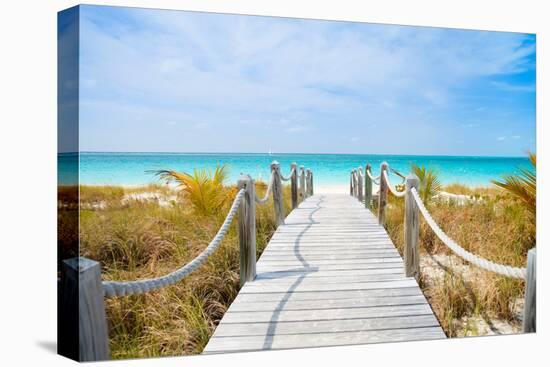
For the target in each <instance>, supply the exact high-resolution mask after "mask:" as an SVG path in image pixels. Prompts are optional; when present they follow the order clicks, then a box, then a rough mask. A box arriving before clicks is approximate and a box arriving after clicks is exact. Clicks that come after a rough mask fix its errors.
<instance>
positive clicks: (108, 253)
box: [59, 182, 535, 359]
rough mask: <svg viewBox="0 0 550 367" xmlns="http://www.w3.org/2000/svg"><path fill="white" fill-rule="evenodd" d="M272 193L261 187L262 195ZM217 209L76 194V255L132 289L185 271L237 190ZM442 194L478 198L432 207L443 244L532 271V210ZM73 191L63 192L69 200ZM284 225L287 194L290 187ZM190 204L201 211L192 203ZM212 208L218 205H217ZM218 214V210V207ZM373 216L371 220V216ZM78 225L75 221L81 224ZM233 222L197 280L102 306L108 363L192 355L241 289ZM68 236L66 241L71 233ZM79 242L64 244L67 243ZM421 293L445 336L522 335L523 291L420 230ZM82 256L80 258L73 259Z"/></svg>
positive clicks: (494, 198)
mask: <svg viewBox="0 0 550 367" xmlns="http://www.w3.org/2000/svg"><path fill="white" fill-rule="evenodd" d="M266 188H267V185H266V184H265V183H262V182H257V183H256V189H257V193H258V196H263V195H264V193H265V190H266ZM218 189H220V190H223V193H222V196H221V197H223V198H224V199H223V200H222V203H221V205H220V206H219V207H217V209H216V210H214V211H211V210H208V208H207V210H203V209H204V208H202V209H201V210H197V207H198V206H200V205H203V204H200V205H199V204H197V202H196V200H195V199H192V198H190V197H189V196H188V195H186V194H185V193H182V192H181V191H179V190H175V189H174V188H173V187H172V186H168V185H158V184H155V185H148V186H142V187H122V186H81V187H80V209H79V210H80V211H79V213H80V228H79V233H80V256H85V257H88V258H91V259H94V260H97V261H99V262H100V263H101V265H102V276H103V279H105V280H136V279H144V278H150V277H156V276H161V275H164V274H168V273H170V272H172V271H174V270H175V269H177V268H179V267H181V266H183V265H185V264H187V263H188V262H189V261H191V260H192V259H193V258H194V257H195V256H197V255H198V254H199V253H200V252H201V251H202V250H203V249H204V248H205V247H206V246H207V245H208V243H209V242H210V241H211V239H212V238H213V237H214V235H215V233H216V232H217V230H218V228H219V227H220V225H221V223H222V221H223V219H224V218H225V215H226V213H227V211H228V209H229V206H230V205H231V202H232V199H233V197H234V196H235V194H236V192H237V189H236V187H235V186H221V187H218ZM442 190H443V191H446V192H449V193H453V194H460V195H467V196H468V197H469V198H472V199H475V200H470V201H467V202H466V203H462V204H459V203H457V202H455V201H453V200H433V201H432V202H431V203H430V212H431V213H432V214H433V217H434V219H435V220H436V221H437V222H438V223H440V225H441V226H442V228H443V229H444V230H445V232H446V233H447V234H449V235H450V236H451V237H452V238H453V239H455V240H456V241H457V242H458V243H459V244H460V245H461V246H463V247H464V248H466V249H467V250H468V251H471V252H473V253H475V254H477V255H479V256H482V257H485V258H487V259H489V260H492V261H495V262H497V263H501V264H508V265H512V266H525V261H526V254H527V251H528V250H529V249H530V248H531V247H532V246H533V245H534V243H535V228H534V225H535V224H534V222H533V221H531V220H529V218H530V217H529V215H530V213H529V211H528V210H526V208H525V207H524V206H523V205H522V204H521V202H518V201H517V200H513V199H512V198H510V196H509V195H506V193H505V192H503V190H501V189H498V188H487V187H485V188H474V187H468V186H464V185H459V184H453V185H447V186H444V187H443V188H442ZM75 192H78V190H75V188H74V187H73V188H70V187H66V188H63V190H61V191H60V195H59V198H60V202H63V200H67V201H68V200H73V199H74V197H75V195H78V194H75ZM283 196H284V206H285V214H288V213H289V212H290V188H289V187H288V186H285V187H284V195H283ZM193 200H195V201H193ZM214 202H215V205H216V206H217V205H219V203H218V202H217V200H214ZM213 205H214V204H213ZM59 208H60V211H59V215H60V218H61V220H60V221H59V223H60V233H61V234H63V231H64V230H63V228H75V227H74V226H75V225H76V223H74V219H75V215H74V213H75V212H74V210H75V208H74V206H70V205H69V206H67V205H60V206H59ZM373 211H374V213H376V210H373ZM403 216H404V205H403V200H402V199H398V198H395V197H393V196H391V195H390V196H389V202H388V210H387V214H386V220H387V231H388V233H389V235H390V237H391V239H392V240H393V242H394V243H395V244H396V246H397V248H398V250H399V251H400V253H401V254H403ZM76 217H78V216H76ZM236 224H237V223H236V221H234V223H233V224H232V226H231V228H230V230H229V232H228V234H227V236H226V237H225V238H224V240H223V242H222V245H221V247H220V248H219V249H218V250H217V251H216V252H215V253H214V254H213V255H212V256H211V257H210V258H209V259H208V261H207V262H206V263H205V264H204V265H203V266H201V267H199V268H198V269H197V270H196V271H195V272H194V273H192V274H191V275H190V276H188V277H187V278H185V279H184V280H183V281H181V282H178V283H177V284H175V285H172V286H170V287H167V288H164V289H162V290H159V291H155V292H151V293H147V294H143V295H138V296H129V297H118V298H113V299H107V300H106V311H107V317H108V322H109V337H110V348H111V353H112V357H113V358H115V359H125V358H141V357H153V356H171V355H182V354H197V353H200V352H201V351H202V349H203V348H204V346H205V345H206V343H207V342H208V340H209V338H210V336H211V335H212V333H213V330H214V329H215V327H216V325H217V324H218V323H219V321H220V320H221V318H222V316H223V315H224V313H225V311H226V310H227V308H228V307H229V305H230V304H231V302H232V301H233V299H234V298H235V297H236V295H237V293H238V290H239V249H238V233H237V226H236ZM256 225H257V256H258V257H259V255H260V254H261V253H262V251H263V249H264V248H265V246H266V245H267V243H268V241H269V239H270V238H271V236H272V234H273V233H274V231H275V229H276V226H275V219H274V213H273V203H272V202H271V199H270V201H269V202H268V203H267V204H266V205H259V206H257V223H256ZM67 233H69V231H68V232H67ZM75 240H76V241H78V238H76V239H75V238H63V237H62V236H61V240H60V241H61V242H60V243H64V242H66V243H71V241H75ZM420 247H421V259H422V262H421V278H420V285H421V287H422V289H423V291H424V293H425V295H426V297H427V298H428V300H429V302H430V305H431V306H432V308H433V309H434V311H435V313H436V316H437V317H438V319H439V321H440V323H441V325H442V327H443V329H444V331H445V332H446V334H447V335H448V336H450V337H454V336H465V335H483V334H486V333H487V331H486V330H483V327H481V326H480V324H479V322H478V321H477V320H482V321H484V322H485V323H486V324H489V325H490V324H492V323H493V322H495V320H497V321H499V322H503V323H506V324H509V325H511V328H510V329H508V331H504V333H506V332H510V330H512V331H517V330H519V329H520V320H519V319H518V311H517V310H518V308H521V300H522V297H523V289H524V284H523V281H520V280H514V279H508V278H504V277H501V276H498V275H495V274H492V273H489V272H486V271H484V270H480V269H476V268H475V267H473V266H471V265H468V264H465V263H464V262H463V261H461V260H460V259H459V258H458V257H456V256H454V255H453V254H452V253H451V252H450V251H449V250H448V249H447V248H446V247H445V246H444V244H443V243H442V242H440V241H439V240H438V239H437V237H436V236H435V234H434V233H433V231H432V230H431V229H430V228H429V226H428V225H427V223H426V222H425V221H424V220H421V228H420ZM75 256H76V255H75Z"/></svg>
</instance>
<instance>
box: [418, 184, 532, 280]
mask: <svg viewBox="0 0 550 367" xmlns="http://www.w3.org/2000/svg"><path fill="white" fill-rule="evenodd" d="M411 193H412V195H413V197H414V200H415V201H416V204H417V205H418V208H419V209H420V212H421V213H422V215H423V216H424V219H426V222H427V223H428V224H429V226H430V227H431V228H432V230H433V231H434V233H435V234H436V235H437V237H439V239H440V240H441V241H442V242H443V243H444V244H445V246H447V247H448V248H450V249H451V250H452V251H453V252H454V253H455V254H457V255H458V256H460V257H461V258H463V259H464V260H466V261H468V262H470V263H472V264H474V265H476V266H478V267H480V268H482V269H485V270H489V271H492V272H494V273H497V274H500V275H504V276H507V277H510V278H518V279H525V275H526V273H527V270H526V269H525V268H516V267H513V266H508V265H501V264H497V263H494V262H492V261H489V260H486V259H484V258H482V257H479V256H476V255H474V254H472V253H471V252H468V251H466V250H465V249H463V248H462V247H460V245H458V244H457V243H456V242H455V241H454V240H453V239H452V238H450V237H449V236H447V234H445V232H443V230H442V229H441V228H440V227H439V226H438V225H437V223H436V222H435V220H434V219H433V218H432V216H431V215H430V213H429V212H428V210H427V209H426V207H425V206H424V203H423V202H422V199H420V196H419V195H418V192H417V191H416V189H415V188H414V187H413V188H411Z"/></svg>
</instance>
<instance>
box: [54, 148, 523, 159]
mask: <svg viewBox="0 0 550 367" xmlns="http://www.w3.org/2000/svg"><path fill="white" fill-rule="evenodd" d="M58 154H121V155H122V154H128V155H140V154H141V155H146V154H161V155H216V154H220V155H222V154H227V155H231V154H233V155H269V156H276V155H311V156H313V155H341V156H363V155H368V156H375V157H383V156H388V157H448V158H497V159H502V158H512V159H515V158H519V159H523V158H527V153H526V154H525V155H518V156H512V155H454V154H399V153H311V152H310V153H300V152H271V153H270V152H166V151H164V152H160V151H159V152H154V151H91V150H86V151H84V150H83V151H78V152H60V153H58Z"/></svg>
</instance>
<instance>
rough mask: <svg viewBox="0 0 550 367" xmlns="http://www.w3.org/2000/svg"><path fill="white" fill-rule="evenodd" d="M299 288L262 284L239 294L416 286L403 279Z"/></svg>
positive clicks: (313, 285) (412, 280)
mask: <svg viewBox="0 0 550 367" xmlns="http://www.w3.org/2000/svg"><path fill="white" fill-rule="evenodd" d="M298 285H299V287H297V288H296V289H291V288H292V286H285V285H278V284H276V283H264V284H261V285H256V286H247V285H246V284H245V286H244V287H242V288H241V290H240V292H239V293H266V292H288V291H290V290H292V291H294V292H316V291H336V290H362V289H384V288H399V287H412V286H414V285H416V282H415V281H414V279H409V278H405V279H404V280H394V281H388V282H382V281H379V282H369V283H367V282H365V283H341V284H304V285H301V284H298Z"/></svg>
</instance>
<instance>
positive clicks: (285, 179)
mask: <svg viewBox="0 0 550 367" xmlns="http://www.w3.org/2000/svg"><path fill="white" fill-rule="evenodd" d="M294 172H296V168H293V169H292V170H291V171H290V174H289V175H288V177H285V176H283V174H282V173H281V174H280V175H281V180H283V181H288V180H290V179H291V178H292V175H293V174H294Z"/></svg>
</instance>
